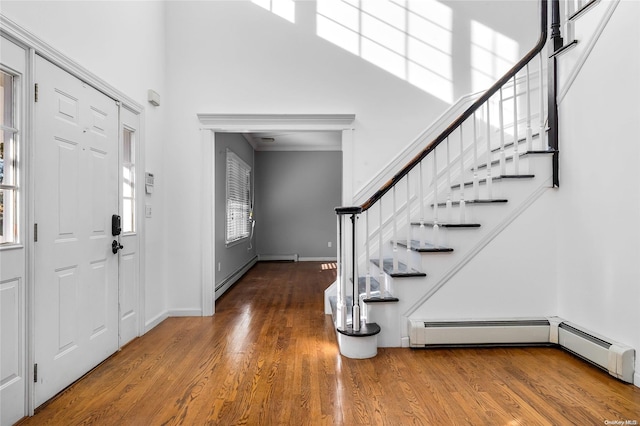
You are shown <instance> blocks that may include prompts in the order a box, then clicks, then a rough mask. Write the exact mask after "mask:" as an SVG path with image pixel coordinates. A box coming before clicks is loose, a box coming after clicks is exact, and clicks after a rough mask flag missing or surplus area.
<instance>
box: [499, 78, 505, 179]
mask: <svg viewBox="0 0 640 426" xmlns="http://www.w3.org/2000/svg"><path fill="white" fill-rule="evenodd" d="M499 102H500V103H499V104H498V120H499V121H498V124H499V125H500V175H506V174H507V157H506V155H505V152H504V105H503V104H502V87H501V88H500V100H499Z"/></svg>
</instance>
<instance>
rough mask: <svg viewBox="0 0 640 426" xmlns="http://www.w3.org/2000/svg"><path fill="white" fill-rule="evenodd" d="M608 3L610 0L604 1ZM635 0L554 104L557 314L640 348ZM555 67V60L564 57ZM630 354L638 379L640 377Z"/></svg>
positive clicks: (638, 10) (639, 36)
mask: <svg viewBox="0 0 640 426" xmlns="http://www.w3.org/2000/svg"><path fill="white" fill-rule="evenodd" d="M606 3H609V2H606ZM638 22H640V3H638V2H635V1H622V2H620V4H619V5H618V6H617V9H616V10H615V12H614V14H613V16H612V17H611V20H610V22H609V24H608V26H607V27H606V28H605V30H604V32H603V33H602V36H601V37H600V39H599V41H598V43H597V44H596V45H595V47H594V49H593V51H592V53H591V55H590V56H589V57H588V59H587V61H586V62H585V64H584V66H583V68H582V70H581V72H580V74H579V75H578V77H577V79H576V80H575V83H574V84H573V86H572V87H571V88H570V90H569V92H568V94H567V96H566V97H565V98H564V100H563V101H562V103H561V104H560V111H559V113H560V151H561V154H560V185H561V187H560V191H559V192H558V203H557V206H556V208H555V209H554V210H552V211H550V212H549V213H550V214H552V215H554V216H556V217H557V220H558V224H559V226H558V227H557V265H558V266H557V269H558V315H559V316H560V317H562V318H566V319H567V320H569V321H572V322H574V323H576V324H579V325H581V326H583V327H586V328H588V329H590V330H592V331H594V332H596V333H599V334H602V335H604V336H607V337H610V338H612V339H615V340H618V341H620V342H621V343H625V344H627V345H630V346H632V347H634V348H635V349H636V351H638V350H640V262H639V260H640V221H638V218H640V190H639V189H638V175H637V170H638V161H639V160H640V144H639V143H638V135H640V120H639V118H640V105H639V104H638V101H637V100H638V97H639V96H640V79H638V76H639V75H640V30H639V28H638ZM561 66H562V61H561ZM639 360H640V357H637V356H636V378H635V381H636V384H639V383H640V375H639V374H638V373H637V372H638V371H640V361H639Z"/></svg>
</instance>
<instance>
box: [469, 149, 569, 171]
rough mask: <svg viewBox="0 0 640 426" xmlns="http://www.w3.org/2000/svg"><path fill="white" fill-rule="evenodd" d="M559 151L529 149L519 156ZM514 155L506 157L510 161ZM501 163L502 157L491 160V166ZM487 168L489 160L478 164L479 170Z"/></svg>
mask: <svg viewBox="0 0 640 426" xmlns="http://www.w3.org/2000/svg"><path fill="white" fill-rule="evenodd" d="M556 152H557V151H556V150H547V151H535V150H534V151H527V152H523V153H520V154H519V156H520V158H522V157H526V156H528V155H533V154H555V153H556ZM513 157H514V156H513V155H507V156H505V157H504V159H505V161H507V162H509V161H513ZM499 164H500V159H499V158H498V159H496V160H492V161H491V166H497V165H499ZM486 168H487V162H486V161H485V162H483V163H482V164H480V165H478V170H482V169H486ZM473 170H474V168H473V167H472V168H471V171H473Z"/></svg>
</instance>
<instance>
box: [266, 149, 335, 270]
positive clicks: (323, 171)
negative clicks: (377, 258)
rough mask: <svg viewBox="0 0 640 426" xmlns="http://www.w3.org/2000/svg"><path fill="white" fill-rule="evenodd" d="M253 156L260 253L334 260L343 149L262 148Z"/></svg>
mask: <svg viewBox="0 0 640 426" xmlns="http://www.w3.org/2000/svg"><path fill="white" fill-rule="evenodd" d="M255 155H256V159H255V162H256V174H255V189H256V200H255V219H256V244H257V250H258V254H259V255H282V254H297V255H299V256H300V258H335V256H336V241H335V240H336V215H335V212H334V208H335V207H337V206H339V205H340V204H341V195H342V152H309V151H258V152H256V153H255ZM329 242H331V247H328V244H327V243H329ZM303 260H304V259H303Z"/></svg>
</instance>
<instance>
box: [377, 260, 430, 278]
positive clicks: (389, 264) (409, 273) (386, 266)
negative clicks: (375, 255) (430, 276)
mask: <svg viewBox="0 0 640 426" xmlns="http://www.w3.org/2000/svg"><path fill="white" fill-rule="evenodd" d="M371 263H373V264H374V265H376V266H377V267H380V264H379V263H380V262H379V260H378V259H373V260H371ZM382 270H383V271H384V272H385V273H386V274H389V275H390V276H392V277H394V278H409V277H426V276H427V274H425V273H424V272H420V271H417V270H415V269H413V268H409V267H407V265H405V264H404V263H402V262H398V270H397V271H394V270H393V259H384V260H383V261H382Z"/></svg>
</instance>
